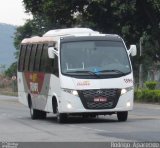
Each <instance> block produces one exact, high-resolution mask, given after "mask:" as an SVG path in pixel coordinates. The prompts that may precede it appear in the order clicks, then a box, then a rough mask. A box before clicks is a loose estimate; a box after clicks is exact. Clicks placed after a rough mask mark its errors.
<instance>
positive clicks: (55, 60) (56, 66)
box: [53, 55, 59, 77]
mask: <svg viewBox="0 0 160 148" xmlns="http://www.w3.org/2000/svg"><path fill="white" fill-rule="evenodd" d="M53 74H55V75H56V76H57V77H59V68H58V56H57V55H55V59H54V65H53Z"/></svg>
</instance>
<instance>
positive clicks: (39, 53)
mask: <svg viewBox="0 0 160 148" xmlns="http://www.w3.org/2000/svg"><path fill="white" fill-rule="evenodd" d="M42 49H43V44H38V45H37V52H36V58H35V66H34V71H37V72H39V71H40V62H41V56H42Z"/></svg>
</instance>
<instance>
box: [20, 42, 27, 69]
mask: <svg viewBox="0 0 160 148" xmlns="http://www.w3.org/2000/svg"><path fill="white" fill-rule="evenodd" d="M26 47H27V45H21V50H20V56H19V62H18V71H20V72H22V71H23V70H24V62H25V54H26Z"/></svg>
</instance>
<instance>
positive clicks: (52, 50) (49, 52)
mask: <svg viewBox="0 0 160 148" xmlns="http://www.w3.org/2000/svg"><path fill="white" fill-rule="evenodd" d="M48 57H49V58H50V59H54V57H55V54H54V47H49V48H48Z"/></svg>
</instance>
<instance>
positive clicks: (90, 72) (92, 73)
mask: <svg viewBox="0 0 160 148" xmlns="http://www.w3.org/2000/svg"><path fill="white" fill-rule="evenodd" d="M66 73H76V74H80V73H88V74H91V75H94V76H96V77H100V76H99V75H98V74H96V73H94V72H92V71H78V70H77V71H67V72H66Z"/></svg>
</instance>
